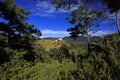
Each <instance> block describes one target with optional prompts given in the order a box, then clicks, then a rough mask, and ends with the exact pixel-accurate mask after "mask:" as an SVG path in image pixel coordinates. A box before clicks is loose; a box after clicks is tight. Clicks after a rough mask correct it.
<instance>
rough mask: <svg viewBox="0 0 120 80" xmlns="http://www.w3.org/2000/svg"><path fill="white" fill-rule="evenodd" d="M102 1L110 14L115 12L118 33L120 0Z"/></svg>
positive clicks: (119, 30) (119, 29) (119, 28)
mask: <svg viewBox="0 0 120 80" xmlns="http://www.w3.org/2000/svg"><path fill="white" fill-rule="evenodd" d="M103 3H104V4H106V6H107V9H108V11H109V12H110V13H111V14H115V17H116V20H115V21H116V27H117V30H118V32H119V34H120V24H119V11H120V0H103Z"/></svg>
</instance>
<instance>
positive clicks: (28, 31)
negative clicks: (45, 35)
mask: <svg viewBox="0 0 120 80" xmlns="http://www.w3.org/2000/svg"><path fill="white" fill-rule="evenodd" d="M29 14H30V11H27V10H24V8H22V7H20V6H16V5H15V3H14V1H13V0H3V1H0V19H1V21H0V34H1V35H4V36H5V37H7V40H6V41H7V43H8V46H10V47H11V48H19V47H20V48H25V49H27V48H28V47H30V44H31V41H32V40H33V39H34V38H35V36H37V35H38V36H41V32H40V30H38V29H37V28H34V25H32V24H28V23H27V22H26V20H27V15H29Z"/></svg>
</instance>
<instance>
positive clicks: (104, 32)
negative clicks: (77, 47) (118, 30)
mask: <svg viewBox="0 0 120 80" xmlns="http://www.w3.org/2000/svg"><path fill="white" fill-rule="evenodd" d="M111 33H114V32H112V31H97V32H95V33H93V32H90V35H91V36H104V35H107V34H111Z"/></svg>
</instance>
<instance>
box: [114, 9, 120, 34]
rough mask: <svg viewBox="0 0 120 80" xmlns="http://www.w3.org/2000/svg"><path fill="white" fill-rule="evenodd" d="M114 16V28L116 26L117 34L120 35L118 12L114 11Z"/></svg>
mask: <svg viewBox="0 0 120 80" xmlns="http://www.w3.org/2000/svg"><path fill="white" fill-rule="evenodd" d="M115 15H116V26H117V30H118V33H119V35H120V25H119V11H116V13H115Z"/></svg>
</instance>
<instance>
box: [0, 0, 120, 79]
mask: <svg viewBox="0 0 120 80" xmlns="http://www.w3.org/2000/svg"><path fill="white" fill-rule="evenodd" d="M53 1H55V0H53ZM56 1H57V0H56ZM59 1H62V0H59ZM64 1H65V0H63V2H64ZM66 1H69V0H66ZM73 1H74V0H73ZM106 1H107V0H106ZM108 2H109V1H108ZM53 4H54V3H53ZM66 4H67V3H64V4H62V5H64V6H62V7H65V6H66ZM108 5H109V4H108ZM60 6H61V4H59V5H58V6H57V5H56V7H58V8H59V7H60ZM67 7H69V5H67ZM84 7H85V6H82V8H84ZM79 8H81V7H79ZM86 9H87V8H86V7H85V10H84V11H86ZM84 11H83V13H84ZM88 11H90V12H89V13H93V12H95V13H97V12H96V11H94V10H91V9H90V10H88ZM92 11H93V12H92ZM78 12H79V10H78ZM98 13H99V12H98ZM29 14H30V12H29V11H27V10H25V9H24V8H22V7H20V6H17V5H16V4H15V3H14V1H13V0H2V1H0V80H120V34H119V31H118V32H116V33H114V34H109V35H104V36H103V37H102V38H101V37H92V38H91V37H89V32H88V31H89V29H88V28H89V27H88V26H87V27H86V28H84V27H85V26H83V24H81V22H78V23H77V24H78V25H81V26H78V25H76V26H75V27H74V28H70V29H69V30H68V31H70V34H71V38H70V37H68V38H66V37H65V38H63V39H62V40H59V39H53V38H52V39H49V38H47V39H42V38H40V36H41V35H42V33H41V31H40V30H38V29H37V28H35V27H34V25H32V24H28V23H27V21H26V20H27V17H28V15H29ZM75 14H76V15H77V12H76V10H75V12H73V15H72V17H71V18H70V22H71V23H75V21H77V19H76V15H75ZM101 14H102V13H101ZM101 14H100V15H101ZM86 15H87V14H85V15H84V18H85V23H84V25H86V24H87V23H86V21H87V22H88V23H90V22H91V21H90V20H96V19H94V18H92V19H91V18H90V17H87V18H86ZM92 16H93V17H96V16H95V14H93V15H92ZM74 18H75V21H74ZM77 18H78V15H77ZM79 18H83V17H80V16H79ZM72 20H73V21H72ZM82 20H83V19H82ZM83 22H84V21H82V23H83ZM91 25H92V24H89V26H91ZM86 29H87V30H86ZM79 34H83V35H86V37H79ZM74 39H75V40H74Z"/></svg>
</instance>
